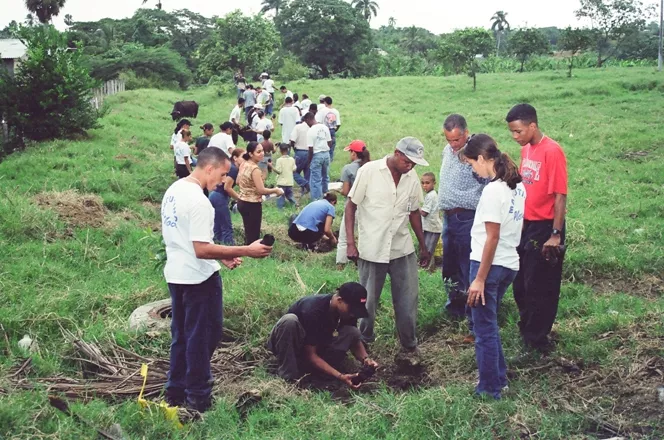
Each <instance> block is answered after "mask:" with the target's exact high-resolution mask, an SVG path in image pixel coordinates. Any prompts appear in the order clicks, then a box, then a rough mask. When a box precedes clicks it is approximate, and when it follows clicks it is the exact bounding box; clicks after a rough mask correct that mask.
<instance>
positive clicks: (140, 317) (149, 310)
mask: <svg viewBox="0 0 664 440" xmlns="http://www.w3.org/2000/svg"><path fill="white" fill-rule="evenodd" d="M171 310H172V308H171V299H170V298H168V299H162V300H160V301H154V302H151V303H147V304H145V305H142V306H140V307H138V308H137V309H136V310H134V311H133V312H132V314H131V315H130V316H129V328H130V329H131V330H136V331H165V330H168V329H169V328H170V327H171V318H170V316H171Z"/></svg>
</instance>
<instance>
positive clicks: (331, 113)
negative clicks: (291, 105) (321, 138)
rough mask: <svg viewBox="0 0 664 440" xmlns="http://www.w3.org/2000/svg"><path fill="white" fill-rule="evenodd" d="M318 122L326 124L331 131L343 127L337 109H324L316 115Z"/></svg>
mask: <svg viewBox="0 0 664 440" xmlns="http://www.w3.org/2000/svg"><path fill="white" fill-rule="evenodd" d="M316 122H318V123H320V124H325V125H326V126H327V128H329V129H335V130H336V128H337V127H338V126H340V125H341V116H340V115H339V110H337V109H336V108H328V107H322V108H321V109H320V110H318V113H316Z"/></svg>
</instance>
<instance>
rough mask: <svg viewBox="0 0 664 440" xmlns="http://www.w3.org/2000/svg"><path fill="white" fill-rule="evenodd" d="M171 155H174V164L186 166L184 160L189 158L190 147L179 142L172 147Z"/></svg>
mask: <svg viewBox="0 0 664 440" xmlns="http://www.w3.org/2000/svg"><path fill="white" fill-rule="evenodd" d="M173 153H174V154H175V162H176V163H177V164H178V165H186V163H185V161H184V158H185V157H189V158H191V147H190V146H189V144H188V143H186V142H184V141H180V142H178V143H177V144H175V147H173Z"/></svg>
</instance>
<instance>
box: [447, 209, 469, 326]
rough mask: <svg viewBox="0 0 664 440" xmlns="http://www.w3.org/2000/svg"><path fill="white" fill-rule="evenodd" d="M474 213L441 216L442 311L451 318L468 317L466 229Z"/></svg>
mask: <svg viewBox="0 0 664 440" xmlns="http://www.w3.org/2000/svg"><path fill="white" fill-rule="evenodd" d="M474 219H475V211H462V212H457V213H456V214H450V215H448V214H445V215H444V216H443V281H444V282H445V289H446V290H447V303H446V304H445V308H446V309H447V311H448V313H450V314H452V315H454V316H464V315H467V316H468V317H469V324H470V326H471V331H472V320H470V310H468V309H467V307H466V293H467V292H468V287H469V284H468V271H469V267H470V230H471V229H472V227H473V221H474Z"/></svg>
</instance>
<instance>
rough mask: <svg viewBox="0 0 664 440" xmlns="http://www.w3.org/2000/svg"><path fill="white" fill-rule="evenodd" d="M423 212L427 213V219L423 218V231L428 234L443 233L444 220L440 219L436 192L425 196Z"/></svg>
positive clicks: (432, 191)
mask: <svg viewBox="0 0 664 440" xmlns="http://www.w3.org/2000/svg"><path fill="white" fill-rule="evenodd" d="M422 211H424V212H426V213H427V216H426V217H422V229H423V230H425V231H426V232H435V233H438V234H440V233H442V232H443V220H442V219H441V218H440V210H439V209H438V194H436V191H435V190H431V191H429V192H428V193H427V195H426V196H424V206H422Z"/></svg>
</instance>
